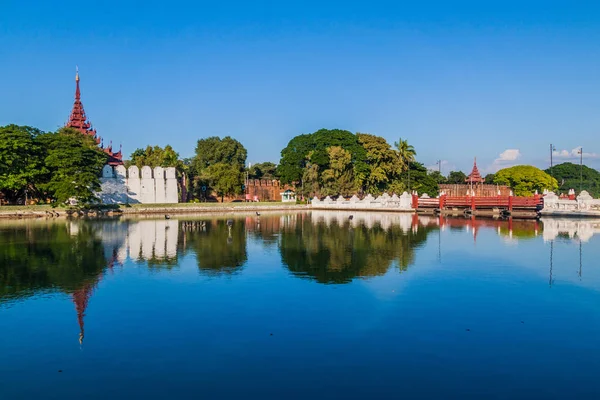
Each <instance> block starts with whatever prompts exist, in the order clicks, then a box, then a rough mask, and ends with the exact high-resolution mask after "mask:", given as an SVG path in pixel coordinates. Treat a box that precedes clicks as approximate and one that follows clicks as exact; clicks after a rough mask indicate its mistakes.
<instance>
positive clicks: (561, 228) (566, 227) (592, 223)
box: [542, 218, 600, 242]
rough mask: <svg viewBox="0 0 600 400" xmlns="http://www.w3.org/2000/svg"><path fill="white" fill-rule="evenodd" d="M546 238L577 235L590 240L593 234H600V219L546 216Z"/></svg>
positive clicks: (579, 237)
mask: <svg viewBox="0 0 600 400" xmlns="http://www.w3.org/2000/svg"><path fill="white" fill-rule="evenodd" d="M542 223H543V225H544V240H545V241H551V240H555V239H557V238H559V237H562V238H568V239H573V238H575V237H577V238H578V239H579V240H581V241H583V242H588V241H589V240H590V239H591V238H592V236H594V235H597V234H600V220H595V219H585V220H584V219H581V220H580V219H573V218H544V219H543V220H542Z"/></svg>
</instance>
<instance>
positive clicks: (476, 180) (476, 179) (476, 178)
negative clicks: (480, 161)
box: [465, 158, 485, 183]
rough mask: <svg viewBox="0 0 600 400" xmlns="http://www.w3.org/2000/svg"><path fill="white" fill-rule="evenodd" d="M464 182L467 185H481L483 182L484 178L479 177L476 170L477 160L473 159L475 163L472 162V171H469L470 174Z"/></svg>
mask: <svg viewBox="0 0 600 400" xmlns="http://www.w3.org/2000/svg"><path fill="white" fill-rule="evenodd" d="M465 182H467V183H483V182H485V178H482V177H481V174H480V173H479V169H478V168H477V158H476V159H475V162H473V170H472V171H471V173H470V174H469V176H468V177H467V179H465Z"/></svg>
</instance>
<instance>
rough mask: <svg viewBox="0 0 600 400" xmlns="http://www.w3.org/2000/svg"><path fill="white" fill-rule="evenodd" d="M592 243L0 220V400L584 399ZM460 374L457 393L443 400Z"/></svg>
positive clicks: (245, 221)
mask: <svg viewBox="0 0 600 400" xmlns="http://www.w3.org/2000/svg"><path fill="white" fill-rule="evenodd" d="M350 215H352V218H350ZM227 218H231V219H232V221H233V223H232V225H231V227H229V226H228V225H227V223H226V220H227ZM432 231H435V233H434V234H433V235H431V234H430V233H431V232H432ZM597 231H598V225H597V222H595V221H577V220H543V221H533V220H532V221H518V220H504V221H503V220H492V219H465V218H446V217H434V216H431V217H425V216H416V215H409V214H397V213H361V212H329V211H323V212H306V213H302V212H298V213H288V214H275V213H273V214H269V213H265V214H263V215H262V216H260V217H258V216H256V215H248V216H246V215H242V216H239V215H238V216H235V215H234V216H231V215H230V216H213V215H209V216H202V217H194V218H190V217H178V218H172V219H170V220H165V219H162V218H161V219H139V220H138V219H136V220H126V219H125V218H123V219H122V220H73V221H69V220H67V221H65V220H54V221H44V220H37V221H25V220H22V221H0V332H2V335H3V336H2V339H3V340H0V354H2V360H3V362H2V363H0V376H2V377H4V379H5V380H6V381H7V382H11V385H1V384H0V397H1V398H18V397H19V394H22V396H20V397H23V398H37V397H43V396H39V394H38V393H34V392H35V391H36V390H38V389H37V388H39V387H41V388H44V390H47V391H48V392H52V393H55V394H56V396H57V397H73V396H72V393H75V392H77V393H78V395H80V397H101V398H105V397H109V396H110V393H109V392H111V391H112V392H114V393H116V392H117V391H119V393H124V395H127V393H126V392H123V391H122V389H123V388H131V387H132V385H134V386H136V387H135V390H138V391H139V392H140V394H142V392H143V391H144V390H146V393H143V394H148V396H145V397H157V398H167V397H169V396H170V397H185V394H184V392H187V393H191V392H193V391H194V390H197V387H198V382H199V381H198V379H199V378H198V377H201V378H202V379H201V380H202V382H200V383H201V384H202V389H203V393H205V394H206V396H205V397H208V398H254V397H261V396H262V398H281V397H282V393H289V388H293V390H294V394H296V395H297V396H296V397H294V398H324V397H328V398H339V397H344V398H368V397H369V396H370V397H375V398H380V397H384V395H386V394H388V395H389V393H394V392H401V391H402V390H404V391H405V392H403V394H404V395H405V397H409V398H413V397H419V396H420V397H427V398H445V397H453V398H454V397H456V398H477V399H480V398H494V397H503V398H514V397H515V394H522V396H521V398H542V397H543V398H552V395H553V394H556V396H554V398H569V397H572V398H598V396H597V395H595V394H597V391H596V393H593V392H594V390H595V389H596V388H597V386H594V384H595V382H596V375H597V374H596V372H597V371H598V367H599V366H600V364H598V361H597V360H598V359H599V357H598V356H599V354H600V349H598V346H596V343H597V338H598V335H600V324H599V323H598V321H600V320H599V318H600V314H599V313H598V311H597V307H595V306H594V305H595V304H597V302H598V299H599V297H600V269H599V268H595V264H596V263H594V262H593V261H594V260H595V258H597V257H598V256H599V255H600V253H598V247H597V246H595V241H597V240H598V238H593V237H592V235H593V234H594V233H596V232H597ZM586 263H587V264H586ZM584 264H586V265H584ZM384 274H385V276H383V277H382V276H381V275H384ZM207 277H208V278H210V279H207ZM105 278H106V279H105ZM103 279H104V280H103ZM335 284H343V285H338V286H334V285H335ZM548 285H551V289H549V287H548ZM334 289H335V290H334ZM47 293H51V294H52V296H46V295H45V294H47ZM32 296H33V297H32ZM94 296H96V297H94ZM71 301H72V302H73V303H74V306H73V305H72V304H71ZM88 306H89V307H88ZM63 310H66V311H67V313H66V315H65V314H64V313H63ZM84 320H85V321H84ZM48 321H51V323H48ZM76 321H77V323H78V324H79V327H78V328H77V327H76V325H75V324H76ZM84 322H85V326H84ZM65 332H67V335H68V337H67V338H66V340H65V338H64V334H65ZM140 332H142V334H140ZM77 333H78V335H77ZM273 333H274V334H273ZM540 338H542V339H543V340H541V339H540ZM84 341H85V347H86V348H85V351H79V350H78V347H79V346H78V345H77V343H78V342H79V343H80V344H82V345H83V344H84ZM523 344H527V345H526V346H524V345H523ZM548 348H552V349H553V350H556V351H555V353H556V354H560V356H561V357H558V358H556V357H555V354H550V353H548ZM398 360H402V362H400V363H399V362H398ZM357 365H358V366H360V365H363V366H367V367H368V368H367V367H365V368H358V367H357ZM373 365H375V366H377V368H371V367H369V366H373ZM59 368H60V369H61V370H64V371H65V372H64V373H62V374H60V375H59V379H57V374H56V370H59ZM482 368H484V369H482ZM131 371H134V372H135V373H136V374H139V375H137V376H136V379H134V380H133V381H132V380H131ZM306 371H310V372H309V373H310V376H307V375H303V374H307V372H306ZM482 371H483V375H481V374H482ZM532 371H533V372H532ZM536 371H538V372H539V371H544V374H541V375H540V374H538V373H536ZM478 374H479V375H478ZM109 375H110V377H109ZM32 376H35V379H36V385H31V384H30V382H31V377H32ZM142 376H144V377H152V378H155V377H160V378H164V379H141V377H142ZM432 376H434V377H435V379H436V384H435V385H431V377H432ZM464 376H477V377H478V379H475V380H472V382H471V384H469V385H467V390H471V389H472V390H471V392H469V393H467V396H460V395H457V396H448V393H452V394H457V393H459V392H461V391H464V390H465V389H464V388H465V385H463V380H464V379H463V378H464ZM107 377H109V378H110V379H103V378H107ZM264 377H266V379H264V380H262V379H263V378H264ZM498 377H502V379H500V378H498ZM65 378H66V379H68V380H69V385H66V386H68V389H65V387H66V386H65V380H64V379H65ZM479 378H480V379H479ZM544 379H552V381H553V382H555V383H556V385H560V384H561V382H562V383H563V385H562V386H561V387H559V388H557V387H556V385H553V386H552V388H550V389H548V391H546V392H542V391H543V390H544V388H545V387H546V386H545V385H544V383H545V381H544ZM1 380H2V379H1V378H0V381H1ZM299 380H300V381H303V382H309V384H306V385H304V384H303V385H298V384H297V383H298V381H299ZM96 382H101V383H100V384H97V383H96ZM132 382H133V383H132ZM231 382H238V383H240V384H239V385H231ZM586 385H587V386H586ZM238 388H240V389H238ZM265 388H272V389H273V390H272V391H271V392H265ZM325 388H327V389H325ZM523 388H524V389H525V390H521V389H523ZM532 388H533V389H532ZM582 388H583V389H582ZM411 389H413V391H412V392H411V391H410V390H411ZM66 390H70V392H69V394H67V396H64V394H66V393H64V392H65V391H66ZM132 390H133V389H132ZM286 390H287V392H286ZM428 390H429V392H428ZM577 390H579V391H578V392H577V393H575V392H574V391H577ZM17 391H19V392H22V393H19V394H17ZM242 391H243V392H242ZM300 391H303V392H300ZM7 394H8V395H7ZM36 394H37V395H36ZM90 394H91V396H90ZM255 394H256V395H255ZM463 394H464V393H463ZM468 394H471V396H468ZM70 395H71V396H70ZM421 395H422V396H421ZM353 396H354V397H353ZM283 397H286V395H283ZM291 397H293V396H288V398H291Z"/></svg>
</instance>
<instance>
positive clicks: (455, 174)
mask: <svg viewBox="0 0 600 400" xmlns="http://www.w3.org/2000/svg"><path fill="white" fill-rule="evenodd" d="M466 179H467V175H465V173H464V172H462V171H450V173H449V174H448V180H447V182H448V183H452V184H456V185H464V184H465V182H466Z"/></svg>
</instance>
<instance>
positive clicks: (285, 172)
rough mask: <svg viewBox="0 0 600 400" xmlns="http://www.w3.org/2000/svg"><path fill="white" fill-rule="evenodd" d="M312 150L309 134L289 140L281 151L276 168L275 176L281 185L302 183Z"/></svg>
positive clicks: (312, 145)
mask: <svg viewBox="0 0 600 400" xmlns="http://www.w3.org/2000/svg"><path fill="white" fill-rule="evenodd" d="M313 150H314V142H313V140H312V135H311V134H304V135H298V136H296V137H294V138H293V139H292V140H290V142H289V143H288V145H287V146H286V147H285V148H284V149H283V150H281V160H280V161H279V165H278V166H277V174H278V175H279V178H280V179H281V183H287V184H291V183H294V182H300V183H301V182H302V176H303V175H304V172H305V171H304V168H305V167H306V165H307V161H308V157H309V153H311V151H313Z"/></svg>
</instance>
